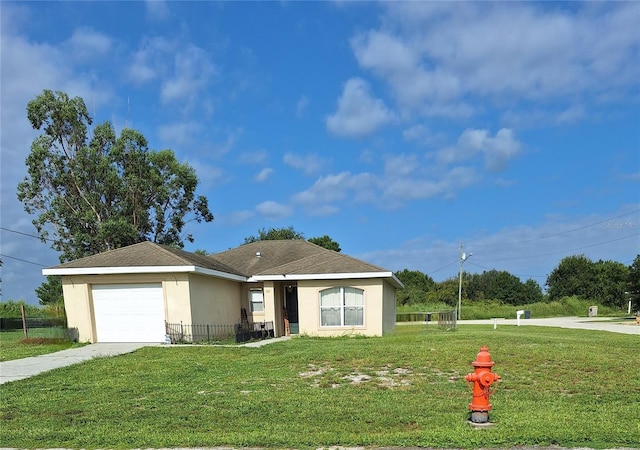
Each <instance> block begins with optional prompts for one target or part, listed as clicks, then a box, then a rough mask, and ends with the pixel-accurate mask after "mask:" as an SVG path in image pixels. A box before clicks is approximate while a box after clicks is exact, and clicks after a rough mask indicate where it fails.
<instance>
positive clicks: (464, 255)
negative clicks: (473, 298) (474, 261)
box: [458, 244, 473, 320]
mask: <svg viewBox="0 0 640 450" xmlns="http://www.w3.org/2000/svg"><path fill="white" fill-rule="evenodd" d="M471 255H473V253H469V254H468V255H466V254H465V253H464V252H463V251H462V244H460V266H459V269H458V320H460V318H461V310H462V265H463V264H464V262H465V261H466V260H467V259H469V257H470V256H471Z"/></svg>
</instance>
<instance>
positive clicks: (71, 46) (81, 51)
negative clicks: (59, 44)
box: [65, 27, 113, 61]
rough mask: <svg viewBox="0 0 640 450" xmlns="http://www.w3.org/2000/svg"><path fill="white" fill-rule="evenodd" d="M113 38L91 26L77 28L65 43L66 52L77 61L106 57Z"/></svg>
mask: <svg viewBox="0 0 640 450" xmlns="http://www.w3.org/2000/svg"><path fill="white" fill-rule="evenodd" d="M112 44H113V40H112V39H111V38H110V37H109V36H107V35H105V34H102V33H100V32H97V31H95V30H92V29H91V28H86V27H82V28H77V29H75V30H74V31H73V34H72V35H71V37H70V38H69V40H68V41H67V42H66V43H65V52H67V53H68V54H69V55H70V56H71V57H72V58H73V59H75V60H77V61H85V60H90V59H96V58H104V56H105V54H106V53H108V52H109V51H110V50H111V47H112Z"/></svg>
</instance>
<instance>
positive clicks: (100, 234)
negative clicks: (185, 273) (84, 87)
mask: <svg viewBox="0 0 640 450" xmlns="http://www.w3.org/2000/svg"><path fill="white" fill-rule="evenodd" d="M27 117H28V119H29V122H30V123H31V125H32V126H33V128H34V129H36V130H40V131H42V134H40V135H39V136H38V137H37V138H36V139H35V140H34V141H33V143H32V145H31V152H30V153H29V156H28V157H27V159H26V165H27V176H26V177H25V178H24V180H23V181H22V182H21V183H20V184H19V185H18V199H19V200H20V201H21V202H23V203H24V207H25V210H26V211H27V212H28V213H30V214H35V215H37V216H36V218H35V219H34V220H33V224H34V225H35V227H36V229H37V231H38V234H39V236H40V237H41V239H42V240H43V241H45V240H50V241H51V242H52V243H53V244H52V248H54V249H55V250H57V251H59V252H61V255H60V261H61V262H63V261H68V260H70V259H75V258H80V257H83V256H88V255H92V254H95V253H99V252H102V251H105V250H109V249H114V248H118V247H121V246H125V245H129V244H133V243H136V242H141V241H145V240H150V241H153V242H157V243H162V244H167V245H172V246H176V247H182V246H183V243H184V240H187V241H190V242H192V241H193V236H191V235H190V234H186V235H183V230H184V226H185V225H186V223H187V222H188V221H190V220H196V221H198V222H200V221H207V222H209V221H211V220H213V215H212V214H211V212H210V211H209V207H208V203H207V199H206V197H203V196H196V195H195V190H196V186H197V184H198V178H197V176H196V173H195V170H194V169H193V168H192V167H191V166H189V165H188V164H186V163H181V162H179V161H178V160H177V159H176V157H175V155H174V153H173V152H172V151H171V150H162V151H152V150H149V148H148V147H147V141H146V139H145V138H144V136H143V135H142V134H141V133H139V132H137V131H135V130H131V129H125V130H122V132H121V133H120V135H117V134H116V132H115V131H114V129H113V127H112V126H111V124H110V123H109V122H105V123H102V124H100V125H97V126H95V128H93V129H91V126H92V123H93V119H92V118H91V117H90V115H89V113H88V111H87V108H86V105H85V103H84V101H83V100H82V99H81V98H79V97H75V98H69V96H68V95H67V94H66V93H64V92H59V91H57V92H53V91H50V90H45V91H44V92H43V93H42V94H40V95H39V96H37V97H36V98H35V99H34V100H32V101H30V102H29V104H28V105H27Z"/></svg>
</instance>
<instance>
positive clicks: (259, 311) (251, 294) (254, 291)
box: [249, 288, 264, 314]
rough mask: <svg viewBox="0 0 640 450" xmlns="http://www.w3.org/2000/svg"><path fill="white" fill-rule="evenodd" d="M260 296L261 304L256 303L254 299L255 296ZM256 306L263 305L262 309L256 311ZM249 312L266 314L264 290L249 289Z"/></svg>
mask: <svg viewBox="0 0 640 450" xmlns="http://www.w3.org/2000/svg"><path fill="white" fill-rule="evenodd" d="M257 293H259V294H260V297H261V300H260V301H259V302H255V301H254V300H253V299H254V297H253V295H254V294H257ZM255 305H261V307H262V309H260V310H257V309H254V308H255ZM249 311H250V312H251V313H254V314H264V289H262V288H252V289H249Z"/></svg>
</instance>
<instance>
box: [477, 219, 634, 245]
mask: <svg viewBox="0 0 640 450" xmlns="http://www.w3.org/2000/svg"><path fill="white" fill-rule="evenodd" d="M639 212H640V209H636V210H634V211H631V212H627V213H624V214H620V215H618V216H615V217H611V218H609V219H604V220H601V221H599V222H595V223H592V224H589V225H584V226H581V227H578V228H572V229H570V230H565V231H561V232H559V233H555V234H550V235H548V236H540V237H537V238H532V239H524V240H522V241H514V242H506V243H497V244H473V248H477V247H498V246H504V245H515V244H524V243H527V242H535V241H540V240H543V239H549V238H552V237H556V236H562V235H563V234H567V233H573V232H574V231H580V230H584V229H586V228H591V227H594V226H596V225H600V224H603V223H606V222H610V221H612V220H615V219H619V218H621V217H625V216H629V215H631V214H637V213H639Z"/></svg>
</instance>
